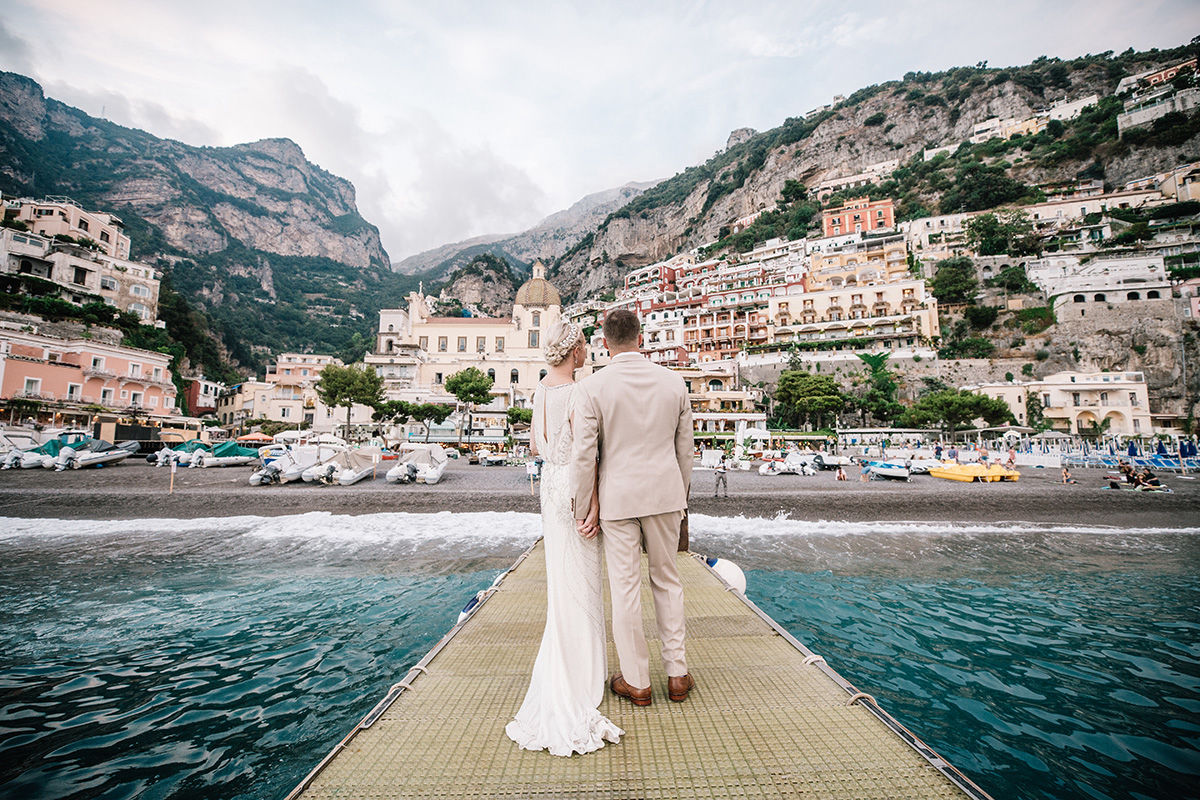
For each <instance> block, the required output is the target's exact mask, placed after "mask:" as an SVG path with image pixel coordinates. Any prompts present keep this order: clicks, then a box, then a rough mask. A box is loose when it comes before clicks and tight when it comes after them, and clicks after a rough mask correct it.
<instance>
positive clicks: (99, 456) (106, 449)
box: [54, 439, 141, 472]
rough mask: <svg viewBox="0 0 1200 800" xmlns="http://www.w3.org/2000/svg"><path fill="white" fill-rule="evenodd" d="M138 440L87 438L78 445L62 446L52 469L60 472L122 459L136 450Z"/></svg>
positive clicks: (103, 464)
mask: <svg viewBox="0 0 1200 800" xmlns="http://www.w3.org/2000/svg"><path fill="white" fill-rule="evenodd" d="M139 447H141V443H140V442H135V441H128V442H121V444H113V443H112V442H106V441H104V440H103V439H89V440H88V441H87V442H84V443H80V445H79V446H78V447H64V448H62V450H60V451H59V453H58V456H57V457H55V459H54V469H55V470H57V471H58V472H62V471H63V470H65V469H83V468H84V467H103V466H107V465H109V464H116V463H118V462H121V461H124V460H125V459H127V458H129V457H130V456H131V455H133V454H134V453H136V452H137V451H138V448H139Z"/></svg>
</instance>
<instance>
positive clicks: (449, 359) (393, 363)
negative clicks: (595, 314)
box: [366, 262, 562, 406]
mask: <svg viewBox="0 0 1200 800" xmlns="http://www.w3.org/2000/svg"><path fill="white" fill-rule="evenodd" d="M561 313H562V300H561V297H560V295H559V293H558V290H557V289H555V288H554V286H553V285H552V284H551V283H550V282H549V281H547V280H546V275H545V268H544V267H543V266H542V264H541V262H536V263H535V264H534V265H533V276H532V277H531V278H530V279H529V280H528V281H526V282H525V283H524V284H523V285H522V286H521V287H520V288H519V289H518V290H517V295H516V298H515V300H514V302H513V310H512V314H511V316H508V317H439V316H435V315H434V314H433V313H432V311H431V310H430V308H429V303H428V301H427V299H426V298H425V297H424V296H423V295H421V294H420V293H418V292H413V293H411V294H410V295H409V296H408V309H407V310H404V309H384V310H382V311H380V312H379V334H378V337H377V343H376V348H375V352H374V353H373V354H371V355H369V356H367V358H366V362H367V364H368V365H371V366H373V367H374V368H375V370H376V372H378V373H379V374H380V375H381V376H383V377H384V382H385V392H386V394H387V396H388V397H389V398H392V399H403V400H410V401H418V402H448V403H453V402H454V398H453V396H451V395H450V394H449V393H448V392H446V390H445V383H446V379H447V378H449V377H450V376H451V375H453V374H454V373H456V372H459V371H461V370H464V369H466V368H467V367H475V368H477V369H479V370H480V371H481V372H484V373H486V374H487V375H489V376H490V377H491V378H492V380H493V381H494V383H493V386H492V394H493V395H495V396H497V397H498V398H503V399H504V402H505V403H506V404H507V405H516V406H528V405H530V404H531V403H532V400H533V391H534V389H535V388H536V387H537V384H538V381H540V380H541V379H542V377H543V376H544V375H545V374H546V370H547V367H546V359H545V356H544V355H543V353H542V348H543V347H544V346H545V335H546V331H547V330H548V329H549V328H550V326H551V325H553V324H554V323H555V322H557V321H558V320H559V318H560V316H561Z"/></svg>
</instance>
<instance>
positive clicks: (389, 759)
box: [289, 542, 988, 800]
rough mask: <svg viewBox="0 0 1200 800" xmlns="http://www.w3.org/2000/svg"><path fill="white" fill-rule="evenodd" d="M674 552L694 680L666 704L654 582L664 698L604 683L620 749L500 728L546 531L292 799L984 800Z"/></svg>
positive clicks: (529, 631)
mask: <svg viewBox="0 0 1200 800" xmlns="http://www.w3.org/2000/svg"><path fill="white" fill-rule="evenodd" d="M678 558H679V568H680V573H681V576H682V578H683V583H684V593H685V602H686V608H687V624H688V666H689V668H690V670H691V672H692V674H693V675H694V676H695V678H696V681H697V686H696V688H695V689H694V690H693V691H692V694H691V696H690V698H689V699H688V700H687V702H684V703H672V702H669V701H668V700H667V697H666V677H665V675H662V674H661V663H658V664H657V670H656V661H655V659H656V658H657V655H656V654H657V652H658V647H657V631H656V629H655V625H654V621H653V607H654V606H653V602H652V600H651V598H650V594H649V589H648V582H645V581H644V583H645V584H646V586H647V588H645V589H644V591H645V595H644V597H643V610H644V612H645V614H646V616H645V619H644V624H645V626H646V635H647V639H650V640H651V654H652V655H651V670H652V673H655V672H657V674H654V678H653V688H654V704H653V705H652V706H650V707H649V708H634V707H633V706H632V704H630V703H629V702H627V701H619V700H618V699H617V698H615V697H613V695H612V694H611V693H610V692H608V691H606V692H605V700H604V702H603V703H602V704H601V707H600V709H601V711H602V712H603V713H604V714H605V715H606V716H608V717H609V718H610V719H611V720H612V721H613V722H614V723H616V724H617V725H618V726H619V727H621V728H622V729H624V730H625V736H624V737H623V738H622V740H621V743H620V744H617V745H611V744H610V745H607V746H605V747H604V748H603V749H601V750H600V751H598V752H595V753H591V754H589V755H586V756H572V757H570V758H558V757H554V756H551V755H549V754H547V753H545V752H529V751H524V750H520V749H518V748H517V746H516V745H515V744H513V743H512V742H511V741H509V740H508V738H507V737H505V735H504V725H505V724H506V723H507V722H508V721H509V720H510V719H511V718H512V715H513V713H515V711H516V710H517V708H518V707H519V706H520V704H521V699H522V698H523V697H524V694H525V689H526V688H527V685H528V681H529V673H530V669H531V668H532V666H533V660H534V656H535V655H536V653H537V649H538V645H539V643H540V640H541V635H542V628H543V625H544V623H545V612H544V610H543V609H544V607H545V559H544V558H543V556H542V547H541V543H540V542H539V543H538V544H537V545H535V546H534V547H533V548H531V550H530V551H528V552H526V553H525V554H524V555H522V557H521V559H520V560H518V562H517V563H516V564H515V565H514V567H513V568H512V569H511V570H510V571H509V572H508V573H507V574H506V575H505V576H504V577H503V579H502V580H501V581H500V582H499V583H498V585H496V586H494V587H493V589H494V591H492V592H491V594H490V595H489V596H488V597H487V598H486V600H485V601H484V602H482V603H481V604H480V605H479V606H477V607H476V609H475V610H474V612H473V613H472V615H471V616H470V617H468V618H467V619H466V620H464V621H463V622H462V623H460V624H459V625H456V626H455V628H454V629H453V630H451V631H450V633H448V634H447V635H446V637H444V638H443V639H442V641H441V642H439V643H438V645H437V646H435V648H434V649H433V650H432V651H430V653H429V655H427V656H426V657H425V658H424V659H423V660H422V661H421V663H420V665H419V666H418V667H415V668H414V669H413V670H412V671H410V672H409V673H408V674H407V675H406V676H405V677H404V680H403V681H401V683H400V684H398V685H396V686H394V687H393V688H392V690H391V691H390V692H389V693H388V695H387V696H386V697H385V698H384V699H383V700H381V701H380V703H379V704H378V705H376V707H375V708H374V709H373V710H372V711H371V713H370V714H368V715H367V717H366V718H364V719H363V721H362V722H361V723H359V725H358V726H357V727H356V728H355V729H354V730H353V731H351V732H350V733H349V735H347V736H346V738H345V739H344V740H343V741H342V742H341V743H340V744H338V745H337V747H335V748H334V750H333V751H332V752H331V753H330V754H329V755H328V756H327V757H326V758H325V760H324V761H322V762H321V764H319V765H318V766H317V767H316V768H315V769H314V770H313V771H312V772H311V773H310V774H309V775H308V777H306V778H305V780H304V781H303V782H302V783H301V784H300V785H299V786H298V787H296V789H295V790H294V791H293V792H292V794H291V795H289V800H292V798H297V799H298V798H305V800H317V799H318V798H320V799H322V800H323V799H324V798H356V799H361V800H368V799H371V800H373V799H374V798H447V800H448V799H449V798H490V797H504V798H613V799H614V800H618V799H625V798H663V799H664V800H673V799H674V798H725V797H736V798H768V797H797V796H804V797H813V798H853V800H867V799H868V798H913V799H914V800H918V799H919V800H930V799H931V798H961V797H974V798H987V797H988V796H987V795H986V794H985V793H984V792H983V791H982V790H980V789H979V788H978V787H976V786H975V785H974V784H973V783H971V782H970V780H968V779H967V778H966V777H964V776H962V775H961V774H960V773H958V771H957V770H955V769H954V768H953V767H952V766H950V765H948V764H946V763H945V762H944V761H943V760H942V759H941V758H940V757H939V756H938V755H937V754H936V753H934V752H933V751H931V750H930V749H929V748H928V747H927V746H925V745H924V744H923V743H922V742H921V741H920V740H919V739H917V738H916V737H915V736H914V735H913V734H911V733H909V732H908V731H907V730H905V729H904V728H903V726H901V725H900V724H899V723H898V722H896V721H895V720H893V719H892V718H891V717H890V716H888V715H887V714H886V712H884V711H882V710H881V709H879V708H878V707H877V706H876V705H875V704H874V702H873V701H872V700H871V699H870V698H869V697H867V696H865V695H862V694H861V693H860V692H859V691H858V690H857V689H856V688H855V687H853V686H852V685H850V684H849V683H848V682H846V681H845V680H844V679H842V678H841V677H840V676H838V675H837V673H835V672H834V671H833V670H831V669H830V668H829V667H828V666H826V665H825V664H824V663H823V661H822V660H821V659H820V657H819V656H814V655H813V654H812V653H811V652H810V651H809V650H808V649H807V648H805V647H804V646H803V645H801V644H800V643H799V642H797V641H796V640H795V639H793V638H792V637H791V636H790V635H788V634H787V633H786V632H785V631H783V630H782V629H781V628H779V627H778V626H777V625H776V624H775V623H774V622H773V621H771V620H770V618H768V617H767V616H766V615H765V614H763V613H762V612H761V611H759V610H758V609H757V608H756V607H755V606H754V605H753V604H752V603H751V602H749V601H748V600H746V599H745V598H743V597H742V596H741V595H740V594H739V593H737V592H735V591H732V590H730V589H729V588H728V586H727V585H726V584H725V583H724V582H723V581H722V580H721V579H720V578H719V577H717V575H716V574H715V573H714V572H712V570H710V569H709V568H708V567H707V566H706V565H705V563H704V561H703V560H701V559H700V558H699V557H698V556H694V555H689V554H684V553H681V554H680V555H679V557H678ZM643 569H644V562H643ZM606 605H607V601H606ZM608 663H609V664H610V665H612V664H615V663H616V656H615V653H614V652H613V648H612V642H611V640H610V642H609V656H608Z"/></svg>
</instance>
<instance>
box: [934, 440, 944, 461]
mask: <svg viewBox="0 0 1200 800" xmlns="http://www.w3.org/2000/svg"><path fill="white" fill-rule="evenodd" d="M933 457H934V459H935V460H937V461H941V460H942V443H941V442H938V443H937V445H935V446H934V448H933Z"/></svg>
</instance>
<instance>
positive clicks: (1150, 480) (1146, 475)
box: [1134, 467, 1162, 489]
mask: <svg viewBox="0 0 1200 800" xmlns="http://www.w3.org/2000/svg"><path fill="white" fill-rule="evenodd" d="M1134 486H1136V487H1137V488H1139V489H1161V488H1162V483H1161V482H1160V481H1159V480H1158V476H1157V475H1155V474H1154V473H1153V472H1151V471H1150V468H1149V467H1146V468H1144V469H1143V470H1142V471H1141V473H1139V474H1138V475H1136V476H1135V480H1134Z"/></svg>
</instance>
